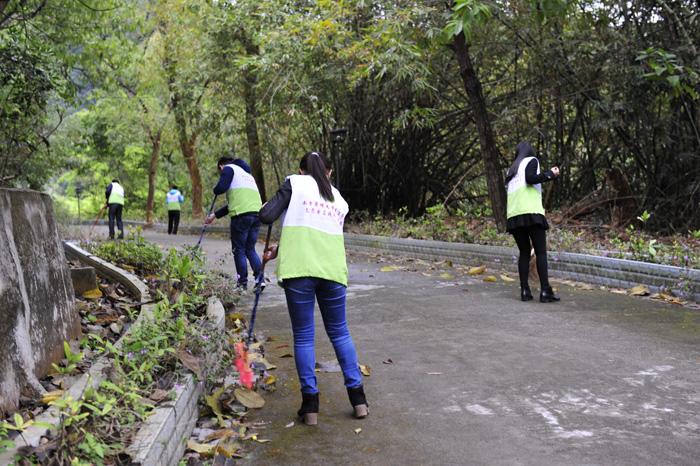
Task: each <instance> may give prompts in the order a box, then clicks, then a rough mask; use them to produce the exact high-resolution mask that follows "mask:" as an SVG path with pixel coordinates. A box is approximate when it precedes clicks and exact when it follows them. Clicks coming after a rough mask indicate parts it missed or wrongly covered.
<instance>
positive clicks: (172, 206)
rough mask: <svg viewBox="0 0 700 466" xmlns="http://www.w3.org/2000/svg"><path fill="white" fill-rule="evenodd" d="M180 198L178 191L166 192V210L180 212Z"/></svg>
mask: <svg viewBox="0 0 700 466" xmlns="http://www.w3.org/2000/svg"><path fill="white" fill-rule="evenodd" d="M180 196H181V194H180V191H175V192H172V191H170V192H168V194H167V196H166V197H167V199H168V202H167V204H168V210H180Z"/></svg>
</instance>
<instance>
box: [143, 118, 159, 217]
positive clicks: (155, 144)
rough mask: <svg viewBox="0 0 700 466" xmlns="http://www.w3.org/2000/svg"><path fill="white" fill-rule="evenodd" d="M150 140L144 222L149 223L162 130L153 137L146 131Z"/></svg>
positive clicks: (154, 192)
mask: <svg viewBox="0 0 700 466" xmlns="http://www.w3.org/2000/svg"><path fill="white" fill-rule="evenodd" d="M147 132H148V134H149V138H150V140H151V164H150V166H149V167H148V199H147V200H146V222H147V223H148V222H150V221H151V217H152V216H153V210H154V209H153V207H154V206H153V204H154V199H155V194H156V166H157V165H158V155H159V154H160V136H161V134H162V132H163V130H162V129H160V130H158V132H157V133H156V134H155V135H151V132H150V131H148V130H147Z"/></svg>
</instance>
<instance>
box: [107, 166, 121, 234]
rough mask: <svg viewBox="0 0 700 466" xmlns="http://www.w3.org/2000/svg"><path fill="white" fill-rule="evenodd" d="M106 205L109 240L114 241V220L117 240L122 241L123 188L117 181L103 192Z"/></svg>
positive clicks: (113, 181)
mask: <svg viewBox="0 0 700 466" xmlns="http://www.w3.org/2000/svg"><path fill="white" fill-rule="evenodd" d="M105 196H106V198H107V202H106V203H105V204H106V205H108V206H109V239H114V222H115V220H116V223H117V230H119V239H124V225H123V224H122V210H123V209H124V188H123V187H122V185H120V184H119V180H117V179H114V180H112V182H111V183H110V184H109V186H107V190H106V191H105Z"/></svg>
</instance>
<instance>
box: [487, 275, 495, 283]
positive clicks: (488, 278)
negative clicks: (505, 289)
mask: <svg viewBox="0 0 700 466" xmlns="http://www.w3.org/2000/svg"><path fill="white" fill-rule="evenodd" d="M484 281H485V282H497V281H498V280H497V279H496V277H494V276H493V275H489V276H488V277H484Z"/></svg>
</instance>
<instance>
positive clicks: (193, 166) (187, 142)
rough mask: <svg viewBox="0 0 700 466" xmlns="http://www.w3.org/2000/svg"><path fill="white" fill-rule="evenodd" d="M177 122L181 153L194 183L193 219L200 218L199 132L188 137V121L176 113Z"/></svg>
mask: <svg viewBox="0 0 700 466" xmlns="http://www.w3.org/2000/svg"><path fill="white" fill-rule="evenodd" d="M175 115H176V116H175V122H176V124H177V131H178V142H179V143H180V151H181V152H182V156H183V157H184V158H185V165H187V171H188V172H189V174H190V181H192V217H194V218H199V217H201V216H202V215H203V213H202V176H201V175H200V173H199V165H198V164H197V148H196V145H197V137H198V136H199V131H193V132H192V134H191V135H190V136H189V137H188V135H187V121H186V120H185V118H184V117H183V116H182V115H181V114H178V112H175Z"/></svg>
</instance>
